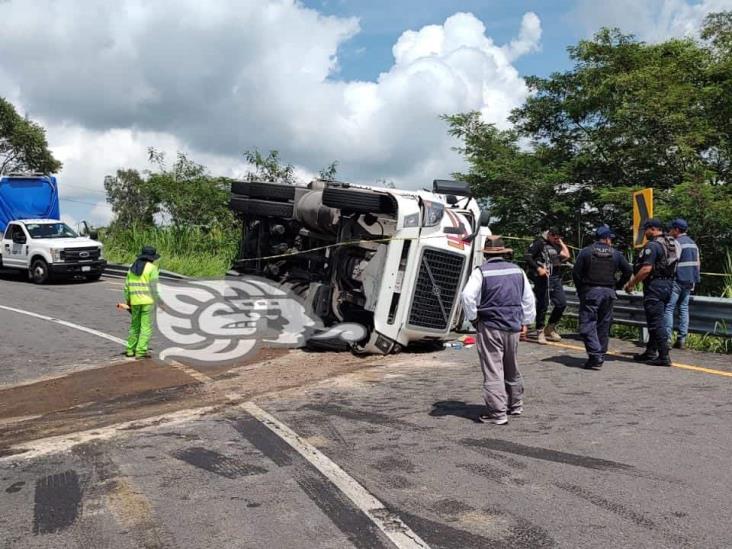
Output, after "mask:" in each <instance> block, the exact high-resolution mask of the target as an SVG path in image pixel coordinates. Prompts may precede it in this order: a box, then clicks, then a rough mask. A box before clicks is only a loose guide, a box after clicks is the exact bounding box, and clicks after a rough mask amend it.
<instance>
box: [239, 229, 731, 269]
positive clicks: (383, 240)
mask: <svg viewBox="0 0 732 549" xmlns="http://www.w3.org/2000/svg"><path fill="white" fill-rule="evenodd" d="M446 236H447V235H445V234H436V235H430V236H420V237H414V238H399V237H389V238H374V239H363V240H349V241H346V242H337V243H335V244H328V245H326V246H318V247H317V248H310V249H309V250H300V251H297V252H288V253H285V254H277V255H267V256H262V257H248V258H244V259H238V260H237V263H240V262H244V261H247V262H248V261H264V260H268V259H282V258H285V257H293V256H296V255H302V254H307V253H311V252H319V251H321V250H328V249H331V248H338V247H340V246H355V245H357V244H365V243H368V242H377V243H382V244H383V243H386V242H397V241H407V240H427V239H430V238H446ZM456 236H457V235H456ZM501 238H505V239H506V240H533V237H530V236H527V237H521V236H506V235H501ZM565 245H566V246H567V248H570V249H572V250H577V251H579V250H581V249H582V248H577V247H576V246H572V245H570V244H567V243H566V242H565ZM700 274H702V275H705V276H732V275H730V274H725V273H700Z"/></svg>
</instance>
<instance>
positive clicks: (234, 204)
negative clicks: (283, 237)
mask: <svg viewBox="0 0 732 549" xmlns="http://www.w3.org/2000/svg"><path fill="white" fill-rule="evenodd" d="M229 206H230V207H231V209H232V210H234V211H235V212H241V213H242V214H244V215H251V216H260V217H292V208H293V206H292V204H288V203H286V202H269V201H267V200H255V199H252V198H247V197H245V196H236V195H234V196H232V197H231V199H230V200H229Z"/></svg>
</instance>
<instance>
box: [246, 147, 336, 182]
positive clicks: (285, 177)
mask: <svg viewBox="0 0 732 549" xmlns="http://www.w3.org/2000/svg"><path fill="white" fill-rule="evenodd" d="M244 158H246V160H247V162H249V164H251V165H252V166H253V167H254V171H249V172H247V175H246V179H247V180H248V181H276V182H277V183H287V184H289V185H294V184H295V183H296V182H297V180H296V178H295V168H294V167H293V166H292V164H286V165H284V166H283V165H282V164H281V163H280V153H279V152H277V151H269V154H267V155H266V156H264V155H263V154H262V153H261V152H259V150H258V149H254V150H252V151H245V152H244ZM333 168H335V166H333ZM334 173H335V172H334Z"/></svg>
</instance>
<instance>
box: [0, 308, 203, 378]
mask: <svg viewBox="0 0 732 549" xmlns="http://www.w3.org/2000/svg"><path fill="white" fill-rule="evenodd" d="M0 309H5V310H7V311H12V312H14V313H20V314H23V315H27V316H32V317H33V318H40V319H41V320H47V321H48V322H54V323H56V324H60V325H61V326H66V327H68V328H73V329H75V330H80V331H82V332H86V333H88V334H92V335H95V336H98V337H103V338H104V339H108V340H109V341H114V342H115V343H119V344H120V345H125V346H126V345H127V342H126V341H125V340H124V339H121V338H119V337H115V336H113V335H109V334H105V333H104V332H100V331H99V330H94V329H93V328H87V327H86V326H82V325H80V324H74V323H73V322H69V321H67V320H61V319H59V318H54V317H51V316H46V315H41V314H38V313H31V312H30V311H24V310H23V309H16V308H14V307H7V306H6V305H0ZM169 364H170V365H171V366H172V367H173V368H176V369H178V370H180V371H182V372H184V373H186V374H188V375H189V376H191V377H192V378H193V379H195V380H196V381H199V382H201V383H210V382H212V381H213V379H211V378H210V377H208V376H207V375H206V374H202V373H201V372H199V371H198V370H194V369H193V368H190V367H188V366H186V365H184V364H181V363H180V362H176V361H172V362H169Z"/></svg>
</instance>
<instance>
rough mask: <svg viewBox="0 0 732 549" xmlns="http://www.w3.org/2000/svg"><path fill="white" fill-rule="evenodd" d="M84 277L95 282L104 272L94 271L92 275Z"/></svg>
mask: <svg viewBox="0 0 732 549" xmlns="http://www.w3.org/2000/svg"><path fill="white" fill-rule="evenodd" d="M84 278H86V279H87V280H88V281H89V282H95V281H97V280H99V279H100V278H102V273H94V274H91V275H86V276H85V277H84Z"/></svg>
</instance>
